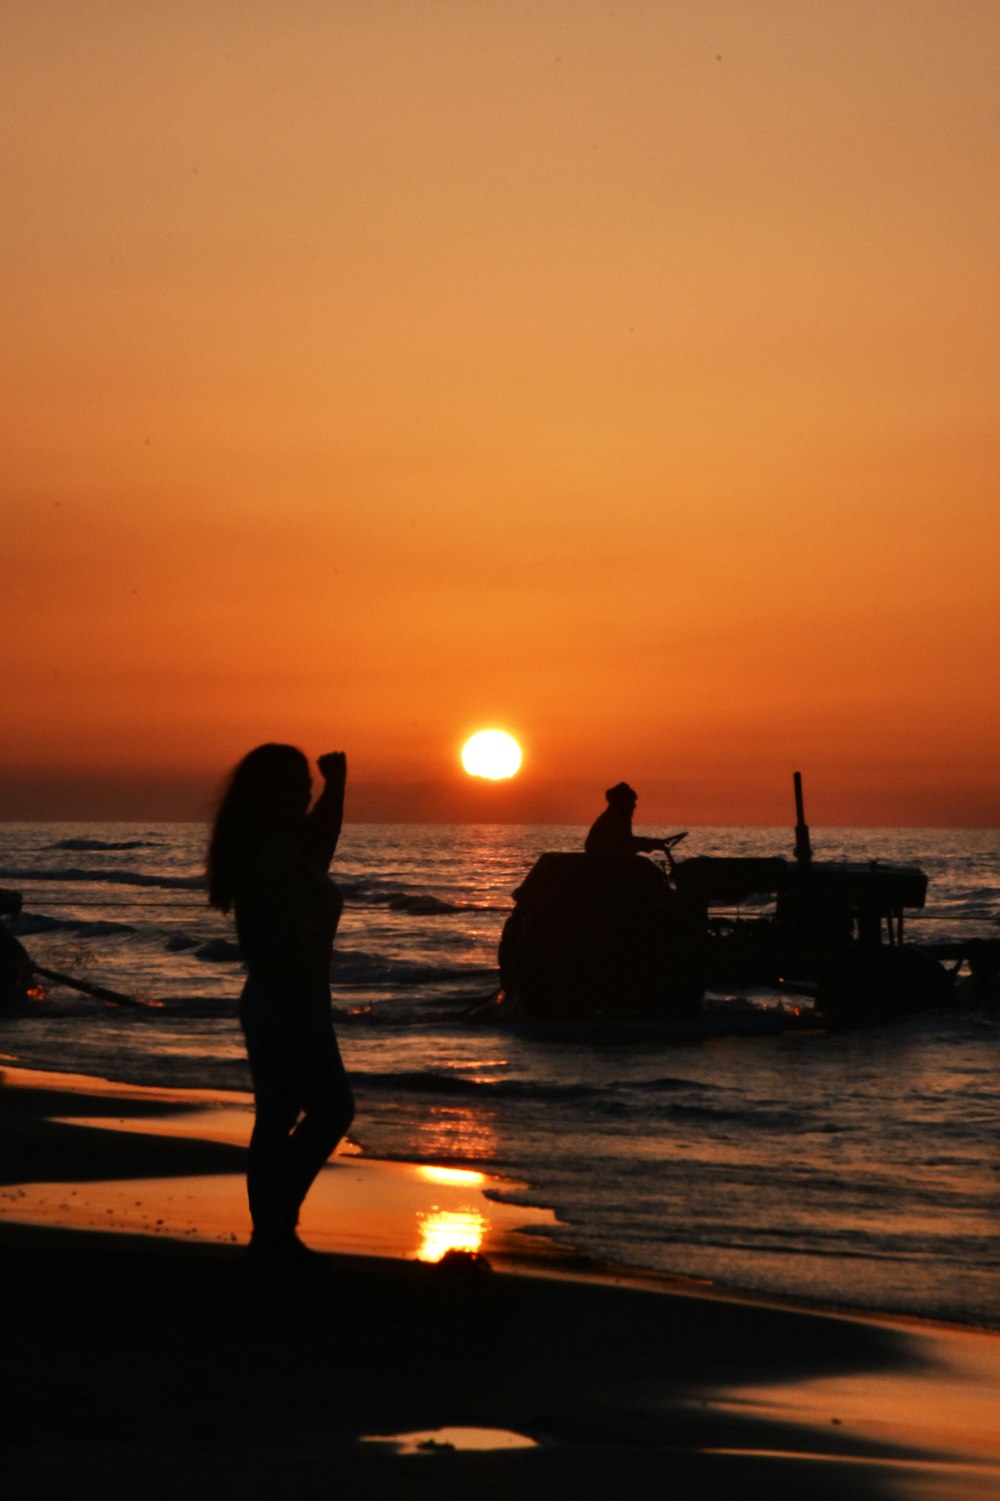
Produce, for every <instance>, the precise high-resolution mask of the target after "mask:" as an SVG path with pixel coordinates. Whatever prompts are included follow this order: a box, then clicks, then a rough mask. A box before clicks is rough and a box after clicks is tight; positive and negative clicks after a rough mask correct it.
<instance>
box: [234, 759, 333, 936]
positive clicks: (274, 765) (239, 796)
mask: <svg viewBox="0 0 1000 1501" xmlns="http://www.w3.org/2000/svg"><path fill="white" fill-rule="evenodd" d="M311 797H312V777H311V776H310V774H309V762H308V761H307V759H306V757H305V756H304V755H303V753H302V752H301V751H300V750H299V749H298V748H297V747H296V746H294V745H275V744H267V745H258V746H257V748H256V749H255V750H252V751H250V753H249V754H248V755H246V756H244V757H243V760H242V761H241V762H240V763H239V765H238V766H237V767H236V768H235V770H234V771H233V773H232V776H231V777H230V779H229V783H228V785H227V787H226V790H225V792H224V793H223V795H222V800H221V802H220V803H219V810H218V813H217V814H216V816H215V824H214V827H213V829H212V838H211V841H210V843H209V849H208V899H209V901H210V902H211V904H212V906H213V907H219V908H220V909H221V910H222V911H223V912H228V911H229V908H230V907H231V906H232V904H233V895H234V891H235V883H236V880H237V878H238V874H239V870H240V868H241V866H243V865H244V864H245V862H246V861H247V860H248V859H250V858H252V856H253V854H254V852H255V850H256V848H257V846H258V844H259V841H260V839H261V836H262V835H263V834H265V833H267V832H268V831H270V830H273V829H275V828H282V827H285V826H291V825H294V824H296V823H298V822H300V821H301V819H303V818H304V817H305V815H306V813H307V812H308V811H309V802H310V799H311Z"/></svg>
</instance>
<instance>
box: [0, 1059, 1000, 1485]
mask: <svg viewBox="0 0 1000 1501" xmlns="http://www.w3.org/2000/svg"><path fill="white" fill-rule="evenodd" d="M0 1110H2V1122H3V1126H4V1132H3V1135H4V1141H5V1147H6V1149H5V1152H4V1154H3V1170H2V1173H0V1178H2V1187H0V1257H2V1260H3V1264H4V1267H5V1273H6V1275H5V1285H6V1288H7V1291H8V1297H7V1300H6V1311H7V1318H6V1320H5V1324H6V1335H7V1339H6V1345H7V1350H8V1358H7V1361H6V1362H5V1367H6V1368H5V1371H4V1385H5V1386H6V1387H7V1388H9V1389H8V1390H7V1391H6V1392H5V1395H4V1397H3V1401H4V1402H5V1404H6V1410H7V1411H8V1413H9V1414H12V1415H13V1417H14V1420H15V1421H14V1423H13V1424H12V1425H11V1432H12V1435H13V1437H14V1442H13V1444H12V1445H11V1446H10V1447H11V1456H10V1458H9V1459H6V1458H5V1470H6V1472H7V1473H8V1474H9V1477H10V1483H11V1485H12V1493H16V1494H18V1495H19V1496H25V1497H28V1498H31V1497H39V1498H41V1497H46V1498H49V1497H53V1498H54V1497H60V1496H63V1495H70V1494H83V1493H85V1492H89V1493H93V1494H98V1493H100V1494H101V1495H102V1496H103V1497H107V1498H109V1501H110V1498H114V1497H117V1496H122V1497H124V1496H126V1495H134V1494H135V1491H136V1487H137V1485H139V1482H137V1481H136V1472H137V1467H141V1469H142V1471H143V1476H144V1478H143V1480H142V1482H141V1489H142V1490H143V1491H144V1493H145V1494H147V1495H148V1496H150V1497H152V1498H154V1501H155V1498H160V1497H163V1498H164V1501H166V1498H167V1497H173V1496H175V1495H178V1494H182V1493H183V1494H185V1495H200V1494H202V1490H201V1488H200V1486H201V1485H202V1483H204V1493H205V1494H206V1495H207V1494H208V1493H209V1491H211V1492H212V1493H213V1494H214V1495H215V1496H216V1497H217V1496H218V1495H219V1494H235V1493H237V1491H238V1492H239V1493H240V1494H245V1495H250V1496H255V1495H261V1496H263V1495H265V1494H273V1491H274V1488H275V1487H276V1486H277V1485H281V1484H283V1483H285V1481H286V1480H287V1482H288V1483H289V1484H290V1485H293V1486H295V1487H296V1488H297V1489H299V1491H300V1493H302V1494H305V1495H312V1494H316V1495H320V1494H324V1495H325V1494H329V1492H330V1491H331V1490H332V1489H333V1488H334V1487H335V1484H336V1483H343V1484H346V1485H347V1486H348V1487H349V1489H348V1494H351V1495H359V1496H367V1495H372V1496H373V1497H374V1496H378V1497H382V1496H388V1497H393V1496H395V1495H397V1494H399V1495H403V1494H405V1495H412V1494H414V1491H415V1492H416V1494H418V1495H420V1494H428V1495H435V1496H442V1497H446V1498H447V1497H450V1496H452V1495H456V1496H457V1495H458V1494H459V1492H460V1491H462V1492H466V1491H467V1490H468V1489H469V1487H470V1486H473V1485H474V1486H475V1488H476V1489H477V1491H479V1492H480V1493H481V1494H484V1495H487V1496H493V1495H496V1496H497V1497H500V1496H501V1495H503V1496H507V1495H510V1494H511V1492H512V1490H513V1491H514V1493H516V1494H519V1495H528V1496H534V1495H538V1496H542V1495H545V1496H547V1497H548V1496H553V1495H555V1496H558V1495H563V1494H573V1495H575V1496H584V1497H588V1496H591V1495H593V1496H595V1497H596V1496H597V1495H602V1496H606V1495H607V1493H608V1490H609V1489H613V1488H614V1487H615V1486H617V1487H618V1488H619V1489H623V1490H624V1491H625V1493H626V1494H630V1495H634V1496H645V1495H650V1496H653V1495H657V1496H659V1495H663V1494H670V1495H671V1496H672V1497H676V1496H681V1497H684V1496H687V1495H690V1496H691V1497H692V1501H693V1498H694V1497H696V1496H701V1495H702V1494H703V1492H704V1489H705V1487H706V1486H711V1487H714V1486H719V1487H720V1488H722V1489H728V1490H729V1492H730V1493H731V1494H734V1495H738V1496H752V1495H757V1494H761V1495H764V1494H767V1495H768V1496H774V1497H779V1498H784V1497H786V1496H787V1497H788V1498H789V1501H791V1498H792V1497H793V1496H794V1497H796V1498H798V1497H800V1496H801V1495H802V1494H805V1493H807V1492H808V1493H809V1494H810V1495H811V1497H813V1498H814V1501H820V1498H822V1497H827V1496H828V1497H835V1496H841V1495H843V1496H847V1495H850V1496H852V1497H856V1498H862V1501H865V1498H871V1501H877V1498H881V1497H885V1498H887V1501H888V1498H889V1497H890V1496H892V1497H894V1498H895V1497H905V1498H912V1501H931V1498H938V1497H940V1498H941V1501H946V1498H950V1497H968V1498H970V1501H971V1498H985V1497H987V1496H996V1495H997V1494H1000V1435H998V1434H997V1432H996V1421H995V1414H996V1412H997V1411H998V1410H1000V1336H998V1335H995V1334H991V1333H989V1332H987V1331H978V1330H974V1329H967V1328H964V1327H957V1326H949V1325H938V1324H932V1323H925V1322H923V1321H921V1320H917V1319H901V1318H897V1317H895V1316H893V1317H882V1316H879V1315H874V1314H869V1313H863V1314H858V1315H855V1314H853V1313H852V1314H844V1313H842V1312H837V1311H832V1310H818V1309H815V1308H806V1307H802V1306H800V1305H795V1304H793V1303H791V1302H789V1303H784V1302H781V1301H776V1300H775V1301H772V1300H761V1299H756V1298H750V1297H744V1296H742V1295H740V1294H737V1293H733V1292H731V1291H727V1290H724V1289H721V1288H715V1287H711V1286H709V1285H703V1284H701V1283H695V1282H688V1281H685V1280H683V1279H671V1278H666V1277H660V1276H657V1275H656V1274H652V1273H651V1274H649V1275H648V1276H647V1275H644V1274H642V1273H641V1272H637V1273H633V1272H632V1270H631V1269H627V1268H618V1267H613V1268H610V1267H598V1266H595V1265H594V1264H593V1263H590V1262H587V1261H586V1260H585V1259H584V1258H582V1257H574V1256H573V1255H572V1253H570V1252H568V1251H566V1250H565V1248H563V1247H561V1246H558V1245H556V1244H555V1243H553V1242H546V1240H545V1231H546V1228H547V1227H548V1226H551V1224H553V1223H554V1221H553V1220H552V1217H551V1216H546V1215H545V1214H544V1213H543V1212H541V1211H532V1210H525V1209H524V1208H522V1207H520V1206H514V1205H506V1204H499V1203H497V1201H495V1200H494V1199H492V1198H489V1197H487V1193H488V1190H489V1189H490V1187H491V1183H490V1180H489V1179H488V1178H487V1177H486V1175H484V1174H479V1173H476V1174H472V1173H466V1172H462V1171H458V1172H456V1171H455V1170H451V1173H450V1178H451V1181H449V1170H447V1169H444V1170H436V1174H437V1175H436V1176H435V1170H427V1169H426V1168H424V1169H418V1168H417V1167H416V1166H414V1165H412V1164H405V1163H394V1162H380V1161H378V1160H376V1159H366V1158H363V1157H360V1156H359V1155H357V1154H355V1153H352V1152H350V1151H348V1152H346V1153H343V1154H341V1155H338V1157H337V1158H336V1159H335V1160H334V1162H333V1163H332V1164H331V1165H329V1166H328V1167H327V1168H326V1169H324V1172H323V1174H321V1179H320V1181H318V1182H317V1185H316V1186H315V1188H314V1190H313V1193H312V1194H311V1195H310V1199H309V1200H307V1205H306V1212H305V1213H304V1217H303V1226H302V1230H303V1238H304V1239H305V1240H306V1242H307V1243H308V1244H310V1245H311V1246H313V1247H314V1248H316V1249H317V1250H319V1251H320V1252H321V1253H322V1254H321V1255H319V1256H317V1257H316V1258H315V1263H316V1267H317V1270H316V1272H315V1274H314V1275H310V1276H307V1277H305V1278H304V1279H301V1280H298V1281H294V1282H292V1281H289V1282H286V1283H280V1284H277V1285H269V1286H267V1287H265V1288H262V1287H261V1286H260V1285H259V1282H258V1281H255V1278H254V1274H253V1273H252V1271H251V1269H250V1267H249V1265H248V1263H247V1261H246V1258H245V1257H244V1256H243V1254H242V1244H241V1241H242V1240H243V1239H245V1234H244V1233H243V1231H245V1230H246V1229H247V1228H248V1224H247V1221H246V1211H245V1203H244V1201H243V1178H242V1170H243V1163H244V1148H243V1146H242V1145H241V1144H240V1135H241V1132H242V1133H243V1139H244V1140H245V1134H246V1132H247V1129H248V1126H249V1108H248V1102H243V1103H241V1102H239V1101H237V1102H235V1104H234V1102H232V1101H228V1102H224V1101H220V1099H219V1096H217V1095H212V1094H208V1093H207V1092H202V1091H180V1090H178V1091H172V1090H160V1089H151V1088H148V1087H144V1086H128V1085H120V1086H119V1085H112V1084H106V1083H104V1082H103V1081H99V1080H92V1079H88V1078H86V1077H84V1076H78V1075H77V1076H73V1075H59V1074H52V1073H46V1072H43V1071H34V1070H30V1069H24V1068H20V1067H8V1066H7V1065H6V1064H4V1065H3V1068H2V1072H0ZM456 1179H458V1180H460V1181H456ZM472 1180H475V1181H472ZM31 1185H36V1187H34V1188H33V1187H32V1186H31ZM192 1196H193V1197H192ZM237 1212H239V1213H241V1214H242V1216H243V1219H242V1220H240V1221H237V1222H236V1223H235V1224H234V1222H233V1218H232V1216H233V1215H234V1214H235V1213H237ZM213 1215H214V1218H213ZM24 1216H27V1219H28V1221H29V1222H28V1223H25V1221H24V1218H23V1217H24ZM32 1216H34V1218H32ZM102 1216H103V1217H102ZM515 1222H516V1223H515ZM525 1225H531V1226H532V1229H531V1232H530V1233H524V1231H523V1230H522V1229H521V1227H522V1226H525ZM98 1226H100V1228H98ZM241 1226H242V1231H241V1228H240V1227H241ZM429 1229H433V1235H430V1236H429V1237H428V1231H429ZM140 1232H141V1233H140ZM449 1236H451V1240H450V1242H449V1239H448V1237H449ZM463 1236H464V1237H465V1239H464V1241H463V1239H462V1237H463ZM448 1244H450V1245H451V1246H452V1248H453V1249H458V1250H462V1249H467V1250H477V1251H479V1252H480V1253H481V1254H482V1255H483V1256H485V1257H486V1259H487V1261H488V1263H489V1264H490V1266H492V1267H493V1268H494V1270H493V1271H492V1272H490V1271H488V1270H485V1269H484V1268H483V1267H482V1264H481V1263H476V1262H471V1261H469V1260H468V1258H465V1259H463V1258H458V1259H457V1260H453V1261H452V1262H448V1261H440V1260H438V1259H437V1253H438V1252H439V1251H440V1250H441V1248H442V1246H444V1248H445V1249H447V1247H448ZM513 1273H516V1275H512V1274H513ZM259 1275H260V1274H259V1273H258V1274H257V1277H258V1278H259ZM303 1381H304V1386H303ZM453 1430H454V1431H453ZM481 1430H491V1431H493V1432H495V1433H497V1434H507V1435H510V1434H514V1435H519V1436H520V1441H521V1442H522V1443H523V1444H525V1445H529V1444H530V1447H519V1448H500V1447H493V1448H489V1447H487V1448H485V1449H483V1448H479V1449H475V1448H472V1447H468V1445H471V1444H472V1443H473V1441H474V1440H473V1438H472V1437H470V1436H469V1434H470V1433H471V1432H472V1431H476V1432H479V1433H480V1440H482V1434H481ZM56 1432H60V1433H61V1434H62V1442H60V1443H56V1442H53V1434H54V1433H56ZM407 1433H423V1434H425V1435H437V1437H436V1438H432V1439H431V1443H432V1445H433V1447H432V1448H430V1449H424V1450H423V1451H418V1452H416V1453H414V1452H412V1446H411V1452H410V1453H409V1454H408V1453H406V1452H404V1451H405V1444H404V1443H403V1442H402V1440H401V1439H400V1437H399V1436H400V1435H403V1434H407ZM393 1436H395V1437H393ZM485 1442H487V1443H488V1444H494V1445H499V1444H500V1442H501V1439H500V1437H494V1438H487V1439H486V1440H485ZM508 1442H512V1440H509V1439H508ZM448 1444H455V1445H457V1447H446V1446H447V1445H448ZM157 1465H159V1467H160V1468H159V1470H158V1471H156V1473H155V1476H154V1479H153V1480H152V1481H147V1479H146V1478H145V1477H146V1474H147V1473H148V1470H149V1467H150V1466H152V1467H153V1469H154V1470H155V1467H156V1466H157ZM182 1473H183V1479H182ZM192 1477H195V1479H194V1481H193V1480H192ZM197 1477H200V1479H198V1478H197ZM423 1485H426V1486H427V1487H429V1489H427V1490H423V1489H422V1486H423Z"/></svg>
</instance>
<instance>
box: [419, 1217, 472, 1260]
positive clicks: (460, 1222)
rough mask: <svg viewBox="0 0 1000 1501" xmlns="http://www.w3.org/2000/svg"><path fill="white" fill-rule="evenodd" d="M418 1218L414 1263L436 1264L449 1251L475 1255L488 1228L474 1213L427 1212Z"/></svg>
mask: <svg viewBox="0 0 1000 1501" xmlns="http://www.w3.org/2000/svg"><path fill="white" fill-rule="evenodd" d="M419 1218H420V1249H419V1250H418V1251H417V1260H418V1261H440V1260H441V1258H442V1257H443V1256H447V1254H448V1252H449V1251H469V1252H471V1253H475V1252H477V1251H478V1250H479V1249H480V1247H481V1246H482V1244H483V1241H484V1240H485V1239H486V1232H487V1231H488V1229H489V1224H488V1223H487V1221H486V1220H485V1219H484V1217H483V1216H482V1215H481V1214H480V1213H479V1211H478V1209H437V1208H435V1209H431V1210H430V1211H428V1212H427V1213H426V1214H421V1215H420V1216H419Z"/></svg>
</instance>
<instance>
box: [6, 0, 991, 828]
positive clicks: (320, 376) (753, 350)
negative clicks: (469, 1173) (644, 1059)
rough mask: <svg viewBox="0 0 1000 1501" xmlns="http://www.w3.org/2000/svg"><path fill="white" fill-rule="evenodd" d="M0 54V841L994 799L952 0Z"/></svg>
mask: <svg viewBox="0 0 1000 1501" xmlns="http://www.w3.org/2000/svg"><path fill="white" fill-rule="evenodd" d="M5 32H6V39H5V45H4V49H3V55H2V59H0V84H2V89H3V97H4V100H5V104H6V112H5V113H6V119H7V125H6V129H5V133H4V135H3V138H2V146H0V150H2V169H3V180H4V183H5V209H6V213H5V220H6V225H5V231H4V236H3V241H2V250H0V254H2V258H3V271H4V278H3V279H4V286H5V289H6V292H5V303H6V307H5V311H4V314H3V321H4V349H5V358H4V361H3V365H2V370H0V380H2V383H3V400H2V405H0V411H2V417H0V421H2V422H3V425H4V429H5V431H4V441H3V444H2V458H0V463H2V466H3V490H2V493H3V496H4V506H5V513H6V524H5V532H6V539H7V545H6V546H5V548H4V553H3V563H2V569H3V580H2V593H0V608H2V609H3V613H4V621H3V643H4V648H5V649H4V652H3V663H2V667H0V675H2V679H3V698H2V703H3V717H4V733H3V736H2V743H0V817H8V818H9V817H39V816H51V817H70V816H74V817H80V818H85V817H88V816H94V817H108V816H113V815H116V814H118V815H120V816H122V817H150V818H153V817H164V816H177V817H200V816H202V815H203V814H204V812H205V811H206V809H207V808H208V806H209V805H210V802H211V799H212V796H213V794H214V792H215V790H216V788H217V785H218V783H219V780H220V778H221V776H222V775H223V774H224V772H225V770H226V769H227V768H228V767H229V766H230V765H231V764H232V763H233V762H234V761H235V760H236V759H237V758H238V757H239V756H240V755H241V754H242V753H243V752H244V751H245V750H247V749H249V748H250V747H251V746H252V745H254V744H256V743H258V742H259V741H261V740H264V739H272V738H279V739H287V740H292V741H294V742H296V743H299V744H301V745H302V746H303V747H304V748H305V749H307V750H308V751H309V752H310V753H311V754H316V753H318V752H320V751H322V750H325V749H328V748H337V747H346V749H347V751H348V754H349V758H350V766H351V790H350V797H351V802H350V804H349V813H350V816H352V817H355V818H358V819H371V818H383V817H385V818H405V817H413V818H426V817H435V818H436V817H440V818H451V817H454V818H471V819H483V820H492V819H543V820H544V819H553V820H566V821H571V822H586V821H589V819H590V818H591V817H593V815H594V813H595V812H596V811H598V809H599V807H600V806H601V803H602V796H601V794H602V792H603V789H604V787H606V786H607V785H608V784H609V783H611V782H613V781H617V780H618V779H619V778H621V777H625V778H627V779H628V780H629V781H631V782H633V783H634V784H635V785H636V786H637V787H638V788H639V791H640V795H641V801H640V805H639V814H638V818H639V820H640V821H645V822H649V823H663V824H667V825H671V826H685V825H687V824H694V823H699V822H729V823H741V822H764V823H767V822H788V821H789V820H790V817H791V810H790V803H791V793H790V782H791V772H792V770H793V769H801V770H802V771H803V773H804V775H805V778H806V787H807V797H808V805H807V806H808V812H809V816H810V818H811V820H812V821H813V822H814V823H816V824H822V823H855V822H857V823H897V822H900V823H915V824H921V823H926V824H935V823H938V824H940V823H944V824H948V823H957V824H962V823H968V824H989V825H996V824H1000V778H998V774H997V768H998V765H1000V709H998V700H997V692H996V685H997V681H998V677H1000V673H998V668H1000V660H998V658H1000V651H998V637H1000V630H998V626H1000V605H998V599H1000V548H998V545H997V542H998V527H1000V520H998V506H997V493H996V489H997V487H996V476H997V472H998V465H997V458H998V442H997V412H998V394H1000V391H998V388H1000V367H998V361H997V349H998V347H1000V339H998V332H1000V330H998V292H997V265H998V264H1000V244H998V241H1000V211H998V202H1000V200H998V196H997V191H996V184H997V181H998V180H1000V172H998V168H1000V130H998V124H1000V121H998V103H997V101H998V99H1000V88H998V81H997V76H996V58H997V56H998V55H1000V7H998V6H997V5H996V3H995V0H982V3H978V0H949V3H944V0H907V4H906V5H905V6H903V7H901V6H900V5H899V4H898V3H896V0H838V3H837V4H836V5H815V4H812V3H807V0H758V3H755V4H753V5H748V4H747V3H746V0H729V3H724V0H717V3H713V0H702V3H699V4H697V5H695V4H691V3H690V0H624V3H621V4H618V5H616V6H615V7H609V6H607V5H604V4H601V5H598V4H596V3H591V0H561V3H555V0H530V3H521V0H503V3H487V0H436V3H435V0H410V3H403V0H393V3H390V0H309V3H306V0H286V3H284V4H282V5H281V6H274V5H272V4H270V3H264V0H259V3H258V0H213V3H212V4H211V5H205V4H203V3H201V0H199V3H194V0H143V4H142V5H136V4H134V0H93V3H88V4H87V5H86V6H82V5H81V6H73V5H67V4H65V3H56V0H10V4H9V5H8V7H7V10H6V12H5ZM486 725H498V726H500V727H502V728H506V729H509V730H510V731H512V732H513V733H514V734H516V735H517V736H518V738H519V739H520V740H521V741H522V744H523V746H524V750H525V765H524V770H523V772H522V773H521V775H520V776H519V778H518V779H517V780H516V781H515V782H514V783H511V784H509V785H507V786H505V787H499V788H498V787H489V786H487V785H486V784H483V783H478V782H470V781H469V780H468V779H467V778H465V777H464V776H463V774H462V772H461V770H460V769H459V767H458V762H457V754H458V749H459V747H460V745H461V742H462V740H463V738H464V737H465V735H467V734H468V733H471V731H473V730H475V729H478V728H481V727H483V726H486Z"/></svg>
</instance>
